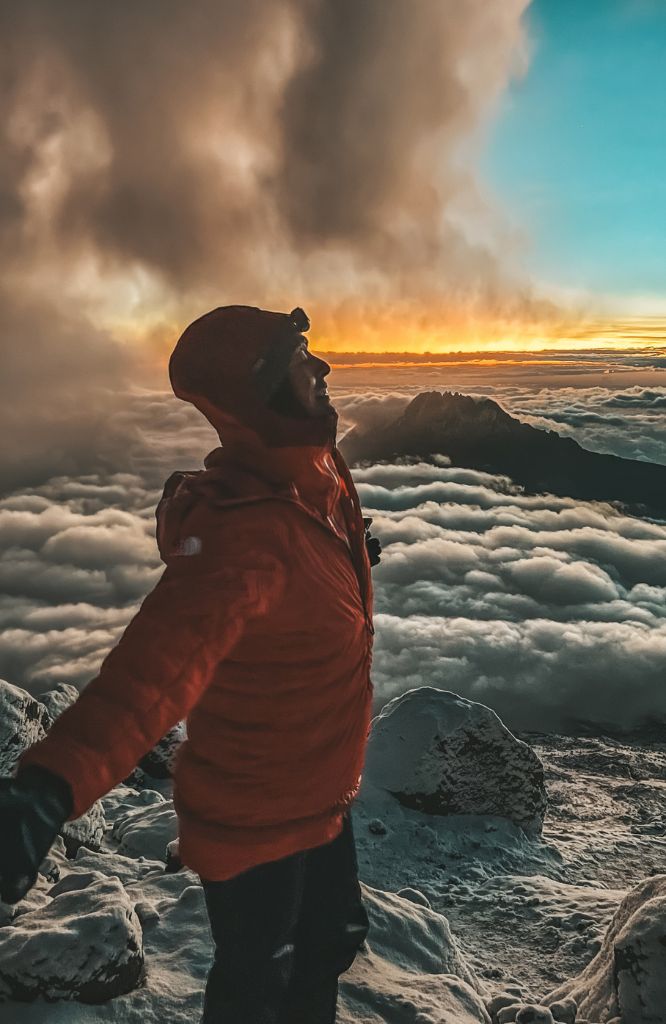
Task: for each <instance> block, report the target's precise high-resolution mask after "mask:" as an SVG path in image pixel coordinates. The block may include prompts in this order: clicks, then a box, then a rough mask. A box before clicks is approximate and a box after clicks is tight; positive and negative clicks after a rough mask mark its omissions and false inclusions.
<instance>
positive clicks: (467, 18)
mask: <svg viewBox="0 0 666 1024" xmlns="http://www.w3.org/2000/svg"><path fill="white" fill-rule="evenodd" d="M527 3H528V0H501V2H500V0H493V2H487V0H469V2H467V3H466V4H465V5H463V6H461V5H460V4H458V3H455V2H454V0H422V2H420V3H419V4H417V5H415V4H413V3H411V2H410V0H367V2H364V3H362V4H359V3H355V2H353V0H340V2H339V3H335V4H331V3H326V2H324V0H282V2H280V0H277V2H276V0H248V2H245V3H243V4H240V5H239V4H232V3H219V2H217V0H200V2H199V3H197V4H196V5H188V4H182V3H179V2H177V0H143V2H142V3H140V4H108V3H105V2H100V0H71V2H69V3H67V4H54V3H52V2H50V0H21V2H18V0H16V2H14V3H12V2H10V3H8V4H5V5H3V8H2V12H1V13H0V31H1V32H2V36H3V38H4V39H5V55H4V59H5V67H6V75H7V80H8V81H9V83H10V88H9V89H7V90H5V99H4V104H3V107H4V109H3V114H4V118H5V123H6V124H7V125H8V130H7V139H6V144H7V148H6V154H7V155H6V165H5V168H4V183H3V189H2V194H3V196H4V201H3V205H2V209H3V210H4V219H3V223H4V225H5V230H6V232H7V233H8V234H10V235H12V236H13V237H14V240H16V239H17V238H19V239H20V236H21V233H22V229H23V227H24V226H25V223H26V221H33V222H34V221H35V215H36V207H38V206H39V204H40V203H41V204H42V213H43V212H44V207H45V206H47V205H50V209H49V214H50V216H49V230H50V231H51V232H52V233H53V235H54V236H55V237H56V238H57V239H58V242H59V243H62V244H63V245H65V246H67V247H69V248H70V249H76V248H77V247H81V246H92V247H93V249H94V251H95V253H96V255H97V257H98V258H99V259H100V260H101V261H102V262H104V261H107V262H110V263H116V262H119V263H120V264H121V265H125V264H127V263H132V262H137V263H138V264H140V265H144V266H145V267H147V268H149V269H150V270H152V271H154V272H156V273H158V274H160V275H163V276H164V277H165V278H166V279H167V280H168V281H169V283H170V284H172V285H176V284H177V285H178V286H180V287H188V288H195V287H197V286H199V287H202V288H204V287H208V286H210V284H211V283H213V282H211V280H210V278H211V275H214V276H215V281H214V283H215V285H216V286H217V287H218V288H220V289H221V290H223V291H227V290H228V289H231V288H237V289H238V288H242V287H246V288H248V287H249V288H257V287H261V288H263V289H265V288H266V287H267V284H268V281H269V280H270V279H271V275H273V276H277V278H278V280H280V283H281V285H282V287H284V286H285V284H286V278H285V275H286V274H293V273H297V274H305V273H306V272H307V275H308V279H309V281H310V288H311V289H312V290H315V291H316V290H320V291H326V289H328V290H329V292H330V288H331V286H333V285H334V283H336V286H337V288H338V289H339V290H340V292H341V293H342V294H343V295H344V292H345V291H346V290H349V288H350V286H351V287H352V291H354V289H355V288H356V287H357V286H358V289H359V290H360V292H361V293H364V292H367V290H368V289H369V288H370V277H373V276H374V277H375V278H379V279H382V280H383V281H384V284H385V286H386V287H388V288H389V290H390V289H393V290H395V285H396V280H395V279H396V276H401V277H405V276H408V277H410V279H411V281H412V286H414V287H415V286H416V282H417V281H418V280H419V279H420V278H422V274H423V271H424V269H426V268H428V269H429V272H430V273H431V275H432V279H433V281H434V280H435V278H436V279H437V280H438V282H439V283H438V290H440V291H441V292H442V293H446V291H447V288H448V285H449V284H450V283H453V282H454V281H455V284H456V285H457V286H458V285H459V286H467V287H468V288H469V289H471V290H472V291H475V292H484V293H486V298H487V299H488V300H489V301H492V302H494V301H500V299H501V287H502V281H501V280H500V272H499V267H498V261H497V260H496V259H495V255H494V252H493V245H492V239H491V238H490V236H488V237H486V238H485V239H483V238H482V237H481V235H482V234H483V232H481V233H479V231H478V230H477V231H476V234H477V238H476V240H472V236H473V235H474V233H475V231H474V230H473V228H472V226H471V224H468V225H465V209H470V210H471V209H472V208H474V207H475V210H474V212H473V214H472V220H473V219H474V217H475V216H477V215H484V216H485V215H486V214H487V215H488V216H487V224H486V228H488V227H489V226H490V225H492V221H493V217H492V215H491V214H490V212H489V211H488V210H486V209H484V207H483V203H482V202H481V200H480V199H479V197H478V196H477V195H476V186H475V183H474V179H473V175H472V173H471V171H470V160H469V159H467V161H466V160H465V159H464V155H463V153H464V147H465V146H466V145H468V144H469V141H470V138H471V137H472V136H473V135H474V132H475V130H476V129H477V128H478V126H479V124H480V123H481V122H482V121H483V120H484V118H485V117H487V115H488V113H489V110H490V109H491V108H492V105H493V102H494V100H495V99H496V97H497V95H498V94H499V93H500V92H501V90H502V88H503V87H504V86H505V85H506V82H507V80H508V77H509V75H510V73H511V71H512V70H514V69H515V67H516V64H517V55H518V54H519V53H520V52H521V47H522V45H523V42H524V40H523V29H522V26H521V15H522V13H523V10H524V8H525V7H526V6H527ZM54 162H55V164H54ZM47 163H50V169H49V173H50V178H49V174H47V173H46V164H47ZM40 169H41V170H42V171H43V172H44V174H43V175H42V191H41V193H39V195H38V197H37V200H35V195H34V192H33V193H32V194H31V193H30V190H29V189H28V190H26V181H28V180H32V181H34V180H35V178H36V176H39V175H38V172H39V170H40ZM37 212H38V211H37ZM43 226H44V225H42V227H43ZM490 234H491V235H492V231H491V232H490ZM23 240H24V241H26V239H25V238H24V239H23ZM33 241H34V238H33ZM331 246H332V247H333V248H334V249H338V250H339V251H338V255H339V256H340V257H342V256H343V255H344V258H345V264H344V265H345V266H347V268H348V269H349V267H350V266H351V267H352V269H353V272H354V273H353V274H352V276H353V277H355V275H358V276H359V281H356V280H354V281H350V280H347V281H344V280H339V281H337V282H335V273H336V270H337V267H335V266H334V267H333V268H332V274H331V273H329V272H327V269H326V267H327V263H326V258H327V256H330V255H331V254H330V252H326V251H325V250H329V249H330V247H331ZM398 246H399V247H400V248H397V247H398ZM312 257H316V258H317V260H318V262H317V261H316V262H315V264H312V262H308V260H309V259H311V258H312ZM350 261H351V264H350ZM443 271H445V272H446V273H444V276H442V272H443ZM447 273H448V275H449V276H450V278H451V281H450V282H447V280H446V276H447ZM364 274H367V275H369V277H368V278H367V279H364V280H362V279H363V275H364ZM431 284H432V281H431ZM417 290H418V288H417ZM366 297H367V295H366ZM514 299H515V296H513V297H512V296H510V295H509V296H507V302H509V303H511V302H513V301H514Z"/></svg>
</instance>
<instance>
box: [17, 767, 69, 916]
mask: <svg viewBox="0 0 666 1024" xmlns="http://www.w3.org/2000/svg"><path fill="white" fill-rule="evenodd" d="M71 810H72V795H71V790H70V788H69V784H68V783H67V782H66V781H65V780H64V779H61V778H60V776H59V775H54V774H53V773H52V772H50V771H48V770H47V769H46V768H42V767H40V766H38V765H26V766H25V768H22V769H20V770H19V773H18V775H17V776H16V778H12V779H0V837H1V838H0V899H1V900H2V901H3V902H4V903H18V901H19V900H22V899H23V897H24V896H25V894H26V893H27V892H28V890H29V889H31V888H32V886H33V885H34V884H35V882H36V881H37V872H38V869H39V865H40V864H41V863H42V861H43V860H44V858H45V857H46V855H47V853H48V852H49V850H50V849H51V846H52V844H53V841H54V839H55V838H56V836H57V835H58V832H59V831H60V829H61V828H62V826H63V825H64V823H65V822H66V821H67V819H68V817H69V815H70V813H71Z"/></svg>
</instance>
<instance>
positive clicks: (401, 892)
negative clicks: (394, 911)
mask: <svg viewBox="0 0 666 1024" xmlns="http://www.w3.org/2000/svg"><path fill="white" fill-rule="evenodd" d="M398 896H402V898H403V900H411V901H412V903H418V904H419V905H420V906H421V907H429V906H430V900H429V899H428V897H427V896H424V895H423V893H422V892H419V890H418V889H412V888H411V887H410V886H407V887H406V888H405V889H398Z"/></svg>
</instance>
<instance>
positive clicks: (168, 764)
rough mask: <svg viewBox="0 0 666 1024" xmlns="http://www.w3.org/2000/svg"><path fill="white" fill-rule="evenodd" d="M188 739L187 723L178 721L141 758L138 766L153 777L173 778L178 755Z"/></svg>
mask: <svg viewBox="0 0 666 1024" xmlns="http://www.w3.org/2000/svg"><path fill="white" fill-rule="evenodd" d="M186 739H187V733H186V731H185V723H184V722H178V723H177V724H176V725H174V726H173V728H172V729H169V731H168V732H167V733H165V735H164V736H163V737H162V739H161V740H159V741H158V742H157V743H156V744H155V746H154V747H153V748H152V750H149V751H148V753H147V754H145V755H144V756H143V757H142V758H141V760H140V761H139V765H138V767H139V768H140V769H141V771H143V772H145V773H146V775H149V776H150V777H151V778H153V779H169V778H171V777H172V776H173V769H174V764H175V761H176V755H177V753H178V751H179V750H180V748H181V746H182V744H183V743H184V742H185V740H186Z"/></svg>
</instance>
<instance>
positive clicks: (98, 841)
mask: <svg viewBox="0 0 666 1024" xmlns="http://www.w3.org/2000/svg"><path fill="white" fill-rule="evenodd" d="M105 832H106V819H105V817H104V810H103V808H102V805H101V803H100V802H99V800H97V801H96V803H94V804H93V805H92V807H91V808H89V810H87V811H86V813H85V814H82V815H81V817H80V818H76V819H75V820H74V821H66V822H65V824H64V825H63V828H62V837H63V839H64V840H65V848H66V850H67V856H68V857H74V856H76V853H77V852H78V850H80V849H81V847H85V848H86V849H88V850H99V849H100V847H101V845H102V840H103V839H104V834H105Z"/></svg>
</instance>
